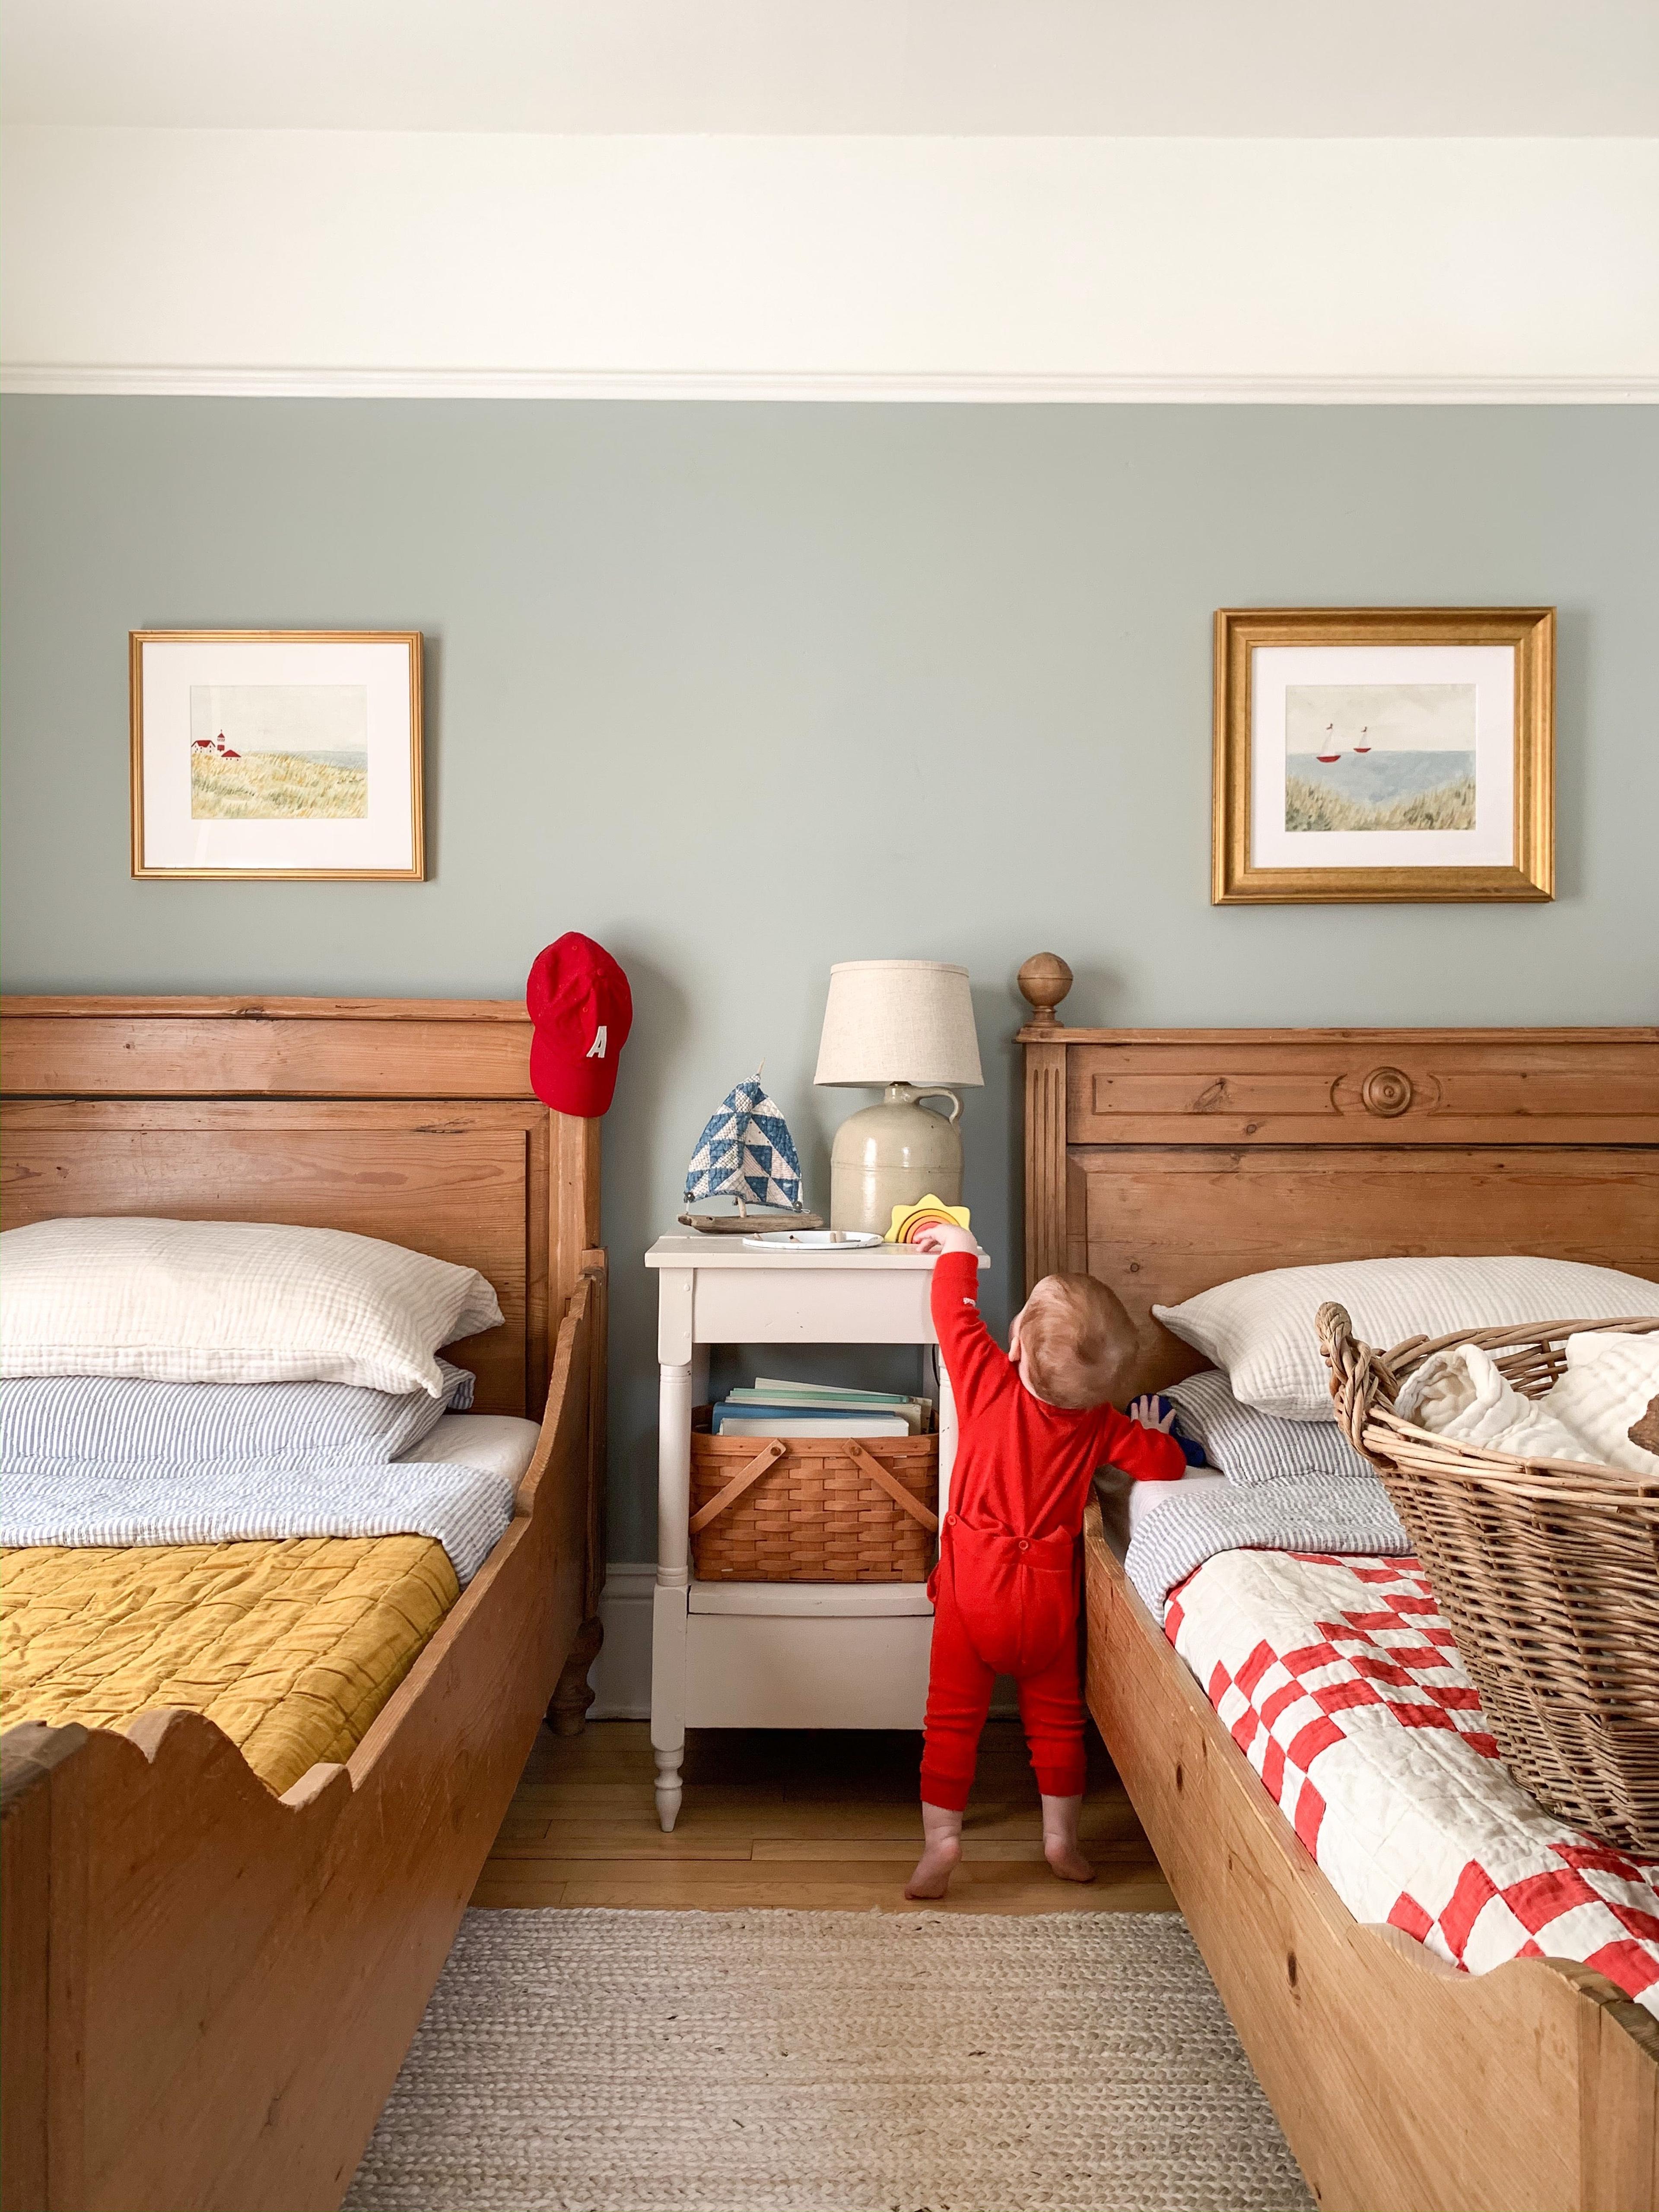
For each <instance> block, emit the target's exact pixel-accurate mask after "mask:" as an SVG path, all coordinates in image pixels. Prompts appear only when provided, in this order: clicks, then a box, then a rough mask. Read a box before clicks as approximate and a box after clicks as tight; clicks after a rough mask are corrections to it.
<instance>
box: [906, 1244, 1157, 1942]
mask: <svg viewBox="0 0 1659 2212" xmlns="http://www.w3.org/2000/svg"><path fill="white" fill-rule="evenodd" d="M915 1243H917V1244H918V1245H920V1246H921V1249H923V1250H925V1251H930V1252H933V1253H934V1254H935V1255H937V1265H936V1266H935V1267H934V1269H933V1327H934V1328H935V1329H936V1330H937V1331H938V1334H939V1350H940V1352H941V1353H942V1354H943V1356H944V1359H945V1371H946V1373H947V1374H948V1375H949V1376H950V1378H951V1393H952V1395H953V1396H954V1398H955V1400H956V1407H957V1455H956V1463H955V1466H954V1467H953V1468H952V1470H951V1497H950V1510H949V1511H948V1512H947V1513H946V1515H945V1522H944V1525H943V1527H942V1528H940V1530H939V1565H938V1566H937V1567H936V1568H935V1569H934V1571H933V1581H932V1583H930V1585H929V1590H930V1594H931V1595H932V1597H933V1656H932V1660H931V1662H930V1666H929V1670H928V1679H927V1720H926V1723H925V1724H924V1729H925V1733H924V1740H923V1744H922V1754H921V1823H922V1834H923V1837H924V1838H925V1845H926V1847H925V1849H924V1850H923V1851H922V1855H921V1860H920V1861H919V1862H918V1863H917V1866H916V1870H915V1873H914V1874H913V1875H911V1877H910V1880H909V1882H908V1885H907V1886H906V1888H905V1895H906V1896H907V1897H921V1898H928V1897H943V1896H944V1895H945V1891H946V1889H947V1888H948V1887H949V1886H950V1881H951V1869H953V1868H954V1867H955V1865H956V1863H957V1860H958V1859H959V1858H960V1857H961V1856H962V1815H963V1809H964V1808H965V1807H966V1805H967V1802H968V1792H969V1789H970V1788H971V1786H972V1784H973V1779H974V1764H975V1759H976V1757H977V1755H978V1750H979V1738H980V1731H981V1729H982V1728H983V1727H984V1725H985V1716H986V1714H987V1712H988V1711H989V1710H990V1704H991V1686H992V1684H993V1683H994V1680H996V1677H997V1676H998V1675H999V1674H1012V1676H1013V1677H1014V1679H1015V1680H1016V1681H1017V1682H1018V1685H1019V1715H1020V1719H1021V1721H1022V1722H1023V1723H1024V1729H1025V1737H1026V1741H1027V1742H1028V1743H1029V1744H1030V1747H1031V1763H1032V1765H1034V1766H1035V1767H1036V1778H1037V1789H1038V1790H1039V1791H1040V1792H1041V1794H1042V1850H1043V1856H1044V1857H1045V1858H1046V1859H1047V1860H1048V1864H1049V1866H1050V1867H1051V1868H1052V1869H1054V1873H1056V1874H1057V1875H1060V1877H1061V1878H1062V1879H1063V1880H1065V1881H1093V1879H1094V1869H1093V1868H1092V1867H1091V1865H1090V1863H1089V1862H1088V1860H1087V1859H1085V1857H1084V1856H1083V1854H1082V1852H1081V1851H1080V1850H1079V1848H1078V1820H1079V1814H1080V1813H1081V1811H1082V1809H1083V1784H1084V1759H1083V1699H1082V1696H1081V1692H1080V1690H1079V1682H1078V1651H1077V1619H1078V1588H1079V1572H1078V1567H1079V1561H1078V1541H1079V1537H1080V1536H1081V1534H1082V1533H1083V1512H1084V1508H1085V1505H1086V1504H1087V1503H1088V1498H1089V1486H1090V1484H1091V1481H1092V1480H1093V1477H1094V1473H1095V1469H1096V1468H1098V1467H1104V1466H1107V1465H1110V1466H1113V1467H1118V1468H1122V1469H1123V1471H1124V1472H1125V1474H1131V1475H1133V1476H1134V1477H1135V1478H1136V1479H1137V1480H1139V1481H1142V1482H1173V1481H1175V1480H1177V1479H1178V1478H1179V1477H1180V1476H1181V1475H1182V1474H1184V1473H1185V1471H1186V1461H1185V1458H1184V1456H1183V1455H1182V1449H1181V1446H1180V1444H1179V1443H1177V1442H1176V1439H1175V1437H1172V1436H1170V1435H1169V1434H1168V1433H1167V1431H1168V1428H1169V1424H1170V1419H1171V1418H1172V1416H1170V1415H1168V1414H1166V1415H1164V1419H1163V1420H1162V1421H1161V1422H1160V1420H1159V1419H1158V1409H1157V1407H1155V1406H1154V1405H1153V1404H1152V1401H1150V1400H1147V1399H1144V1398H1143V1399H1138V1400H1137V1401H1135V1403H1134V1405H1133V1407H1131V1408H1130V1410H1129V1414H1128V1416H1127V1417H1126V1416H1125V1415H1124V1414H1122V1413H1119V1412H1118V1411H1117V1409H1116V1407H1115V1406H1113V1405H1112V1404H1110V1403H1109V1401H1110V1399H1111V1398H1112V1397H1113V1395H1115V1392H1116V1390H1117V1389H1119V1388H1120V1387H1121V1383H1122V1380H1123V1377H1124V1376H1125V1374H1126V1373H1127V1370H1128V1367H1129V1364H1130V1363H1131V1361H1132V1360H1133V1357H1134V1352H1135V1332H1134V1324H1133V1322H1131V1321H1130V1319H1129V1316H1128V1315H1127V1313H1125V1311H1124V1310H1123V1308H1122V1306H1121V1304H1120V1303H1119V1301H1118V1300H1117V1299H1116V1298H1115V1297H1114V1296H1113V1295H1112V1293H1111V1291H1109V1290H1108V1289H1107V1288H1106V1286H1105V1285H1104V1284H1103V1283H1097V1281H1096V1280H1095V1279H1094V1278H1093V1277H1092V1276H1091V1275H1045V1276H1044V1277H1043V1279H1042V1281H1041V1282H1040V1283H1039V1284H1038V1285H1037V1286H1036V1289H1035V1290H1034V1291H1032V1292H1031V1295H1030V1297H1029V1298H1028V1299H1027V1300H1026V1301H1025V1304H1024V1306H1023V1307H1022V1308H1021V1310H1020V1311H1019V1312H1018V1314H1017V1315H1016V1316H1014V1321H1013V1324H1012V1328H1010V1330H1009V1332H1008V1349H1007V1351H1006V1353H1005V1352H1003V1351H1002V1349H1001V1347H1000V1346H999V1345H998V1344H997V1342H996V1340H995V1339H994V1337H993V1336H992V1334H991V1333H990V1331H989V1330H988V1329H987V1328H986V1326H985V1323H984V1322H982V1321H981V1318H980V1311H979V1262H978V1259H977V1256H976V1248H975V1243H974V1240H973V1238H972V1237H970V1236H969V1234H968V1232H967V1231H966V1230H963V1229H957V1228H955V1227H945V1226H944V1225H939V1226H937V1227H931V1228H927V1229H924V1230H921V1231H918V1232H917V1234H916V1237H915Z"/></svg>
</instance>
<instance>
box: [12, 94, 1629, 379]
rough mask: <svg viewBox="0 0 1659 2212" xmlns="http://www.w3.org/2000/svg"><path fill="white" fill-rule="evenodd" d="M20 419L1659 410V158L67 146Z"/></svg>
mask: <svg viewBox="0 0 1659 2212" xmlns="http://www.w3.org/2000/svg"><path fill="white" fill-rule="evenodd" d="M0 167H3V181H0V268H3V270H4V274H5V284H4V294H3V308H4V318H3V328H0V366H3V370H4V374H3V379H0V390H3V391H7V392H59V393H82V394H88V393H94V392H96V393H108V394H112V395H115V394H120V395H131V394H141V395H164V394H166V395H173V396H179V397H183V396H204V397H234V396H242V397H249V398H288V397H307V396H309V397H317V398H329V397H346V398H357V397H362V398H392V397H398V396H404V397H408V398H519V397H522V398H542V399H546V398H629V399H646V398H656V399H682V400H685V399H692V400H720V399H727V400H744V399H747V400H769V399H781V400H803V401H813V400H877V401H879V400H885V401H899V402H902V401H945V402H950V401H975V400H988V401H1005V402H1011V403H1023V404H1032V403H1036V404H1045V403H1046V404H1054V403H1060V404H1065V403H1068V402H1070V403H1080V404H1096V403H1111V402H1119V403H1121V402H1130V403H1133V402H1139V403H1142V404H1146V403H1154V404H1160V403H1169V402H1173V403H1176V404H1182V403H1186V404H1192V403H1199V404H1205V403H1208V404H1217V403H1220V404H1228V403H1236V402H1243V403H1247V404H1324V405H1331V404H1334V405H1344V404H1346V405H1354V404H1361V405H1363V404H1419V405H1436V404H1439V405H1471V404H1473V405H1489V404H1538V403H1553V404H1563V403H1565V404H1584V403H1589V404H1597V403H1600V404H1607V403H1608V402H1615V403H1616V402H1620V401H1626V400H1632V399H1636V400H1646V401H1652V400H1653V399H1655V398H1659V296H1656V295H1655V292H1654V288H1653V284H1652V270H1653V268H1654V265H1655V260H1656V255H1659V142H1655V143H1638V142H1633V141H1629V140H1622V139H1620V140H1613V139H1595V140H1583V141H1579V140H1573V141H1566V140H1559V139H1557V140H1524V141H1523V140H1513V139H1510V140H1427V139H1413V140H1409V141H1407V140H1387V141H1383V140H1364V141H1360V140H1347V141H1316V140H1240V139H1229V140H1219V139H1207V140H1206V139H1188V140H1182V141H1175V140H1167V139H1133V140H1128V139H1118V140H1090V141H1082V140H1077V139H1048V138H1045V139H930V140H916V139H874V138H864V139H834V140H829V139H793V140H787V139H757V138H742V139H733V138H725V139H720V138H656V139H640V138H629V139H591V138H585V139H577V138H535V137H530V138H526V137H479V136H476V135H475V136H467V135H459V136H458V135H444V134H441V133H433V134H428V135H422V134H419V133H410V132H404V133H398V132H378V133H377V132H361V131H359V132H343V131H187V130H178V131H164V130H115V129H111V130H96V129H70V128H61V129H60V128H52V129H28V128H18V129H15V130H13V131H9V132H8V133H7V134H6V136H5V138H4V141H3V144H0Z"/></svg>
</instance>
